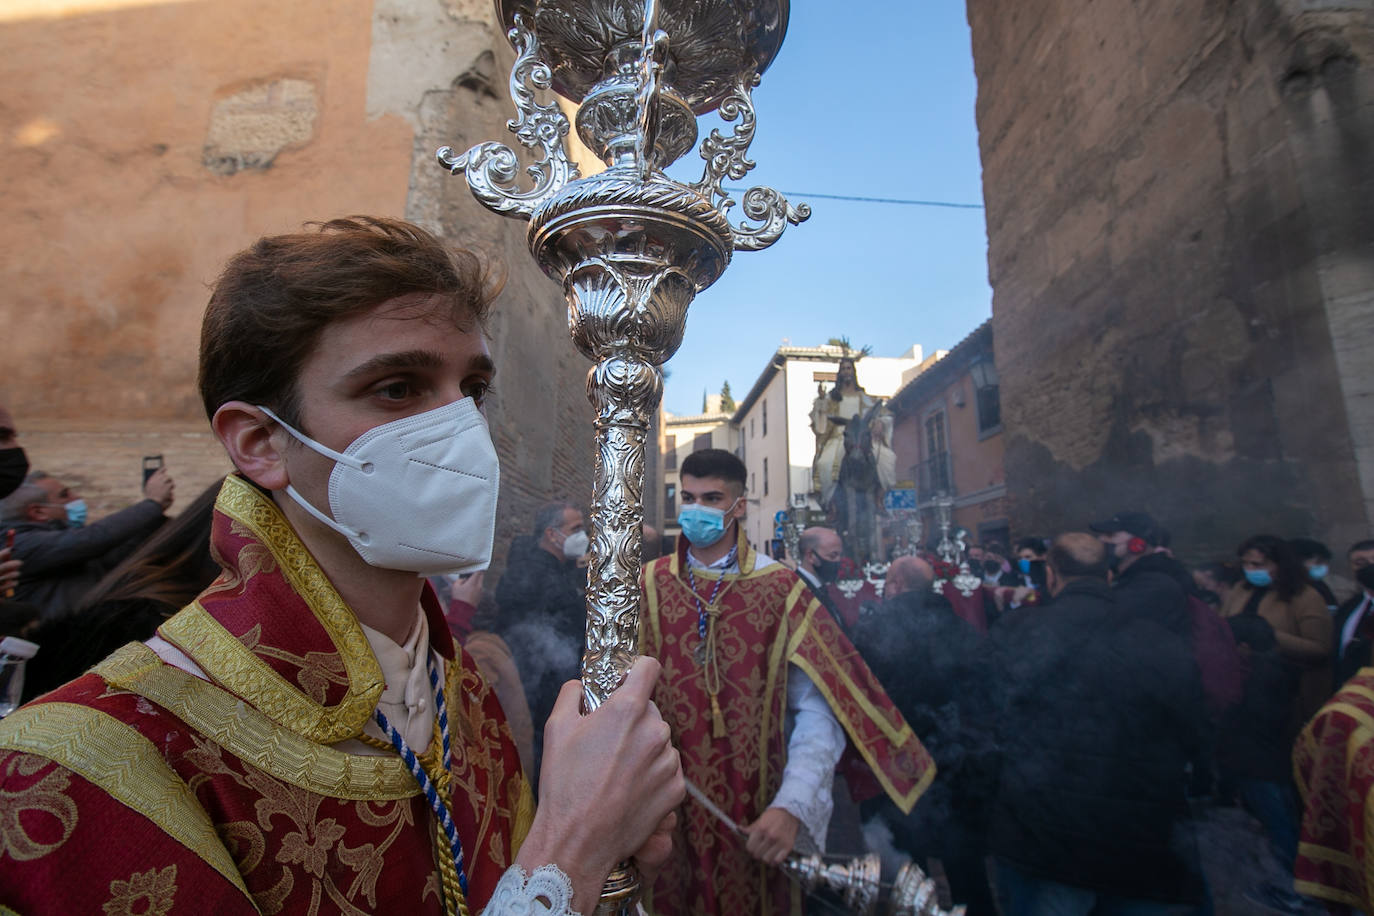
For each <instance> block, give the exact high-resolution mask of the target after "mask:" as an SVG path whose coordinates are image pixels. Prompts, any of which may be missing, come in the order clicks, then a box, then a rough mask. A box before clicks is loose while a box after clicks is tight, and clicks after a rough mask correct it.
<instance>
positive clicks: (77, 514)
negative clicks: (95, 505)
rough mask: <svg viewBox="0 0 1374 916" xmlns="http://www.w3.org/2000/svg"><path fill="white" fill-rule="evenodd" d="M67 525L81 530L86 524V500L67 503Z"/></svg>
mask: <svg viewBox="0 0 1374 916" xmlns="http://www.w3.org/2000/svg"><path fill="white" fill-rule="evenodd" d="M66 509H67V524H68V525H70V526H71V527H73V528H80V527H81V526H82V525H84V524H86V501H85V500H84V499H74V500H72V501H71V502H69V503H67V505H66Z"/></svg>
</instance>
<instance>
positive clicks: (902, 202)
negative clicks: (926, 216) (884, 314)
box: [724, 188, 983, 210]
mask: <svg viewBox="0 0 1374 916" xmlns="http://www.w3.org/2000/svg"><path fill="white" fill-rule="evenodd" d="M724 190H726V191H729V192H730V193H731V194H743V193H744V192H745V191H746V190H748V189H747V188H724ZM782 193H783V194H784V195H786V196H787V198H788V199H789V200H794V201H797V200H805V199H806V198H808V197H820V198H823V199H825V200H849V201H854V202H855V203H861V204H897V205H899V206H905V207H947V208H949V209H953V210H981V209H983V205H982V204H960V203H955V202H953V201H948V200H907V199H905V198H901V197H859V196H858V195H855V194H821V193H819V192H815V191H783V192H782Z"/></svg>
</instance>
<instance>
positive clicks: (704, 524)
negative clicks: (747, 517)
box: [677, 499, 739, 547]
mask: <svg viewBox="0 0 1374 916" xmlns="http://www.w3.org/2000/svg"><path fill="white" fill-rule="evenodd" d="M738 502H739V500H738V499H737V500H735V502H733V503H731V504H730V509H733V508H735V503H738ZM730 509H712V508H711V507H710V506H703V505H701V504H700V503H692V504H690V505H686V506H683V507H682V508H681V509H679V510H678V512H677V523H678V524H679V525H681V526H682V533H683V534H684V535H685V536H686V538H687V540H689V541H691V542H692V546H693V547H710V546H711V545H712V544H714V543H715V542H716V541H719V540H720V539H721V538H723V537H724V536H725V513H726V512H729V511H730Z"/></svg>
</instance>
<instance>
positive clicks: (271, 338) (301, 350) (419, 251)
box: [200, 216, 501, 425]
mask: <svg viewBox="0 0 1374 916" xmlns="http://www.w3.org/2000/svg"><path fill="white" fill-rule="evenodd" d="M500 286H501V281H500V279H497V278H494V277H493V274H492V272H491V270H490V265H489V263H488V262H487V261H486V260H484V259H483V258H482V257H480V256H479V255H477V254H475V253H474V252H472V251H468V250H465V249H456V248H450V247H448V246H447V245H445V244H444V242H443V241H441V240H440V239H438V238H436V237H435V236H433V235H431V234H430V233H429V232H426V231H425V230H424V229H421V228H420V227H419V226H416V225H414V224H413V223H407V222H405V221H403V220H398V219H388V218H385V217H378V216H350V217H347V218H345V219H334V220H330V221H329V222H326V223H308V224H306V231H304V232H299V233H295V234H292V235H275V236H264V237H263V238H260V239H258V240H257V241H256V242H254V243H253V245H251V246H250V247H249V248H247V249H245V250H244V251H241V252H239V253H238V254H236V255H234V257H232V258H230V259H229V263H228V264H226V265H225V267H224V271H223V272H222V273H221V274H220V276H219V279H218V280H217V281H216V283H215V287H214V291H213V292H212V293H211V295H210V304H209V306H208V307H207V308H206V309H205V320H204V322H203V323H202V325H201V332H200V396H201V400H202V401H204V403H205V412H206V414H207V416H210V417H213V416H214V414H215V411H216V410H218V409H219V407H220V405H222V404H224V403H226V402H227V401H235V400H241V401H248V402H249V403H252V404H265V405H267V406H269V407H272V408H273V409H275V410H276V411H277V413H279V414H280V415H281V416H282V418H283V419H284V420H286V421H287V422H288V423H292V424H295V425H299V423H300V416H299V414H300V403H299V393H298V392H297V391H296V378H297V376H298V375H299V373H300V368H301V364H302V363H304V362H305V359H306V357H308V356H309V355H310V352H311V350H312V349H313V348H314V346H315V342H316V341H317V340H318V339H319V336H320V333H321V331H323V330H324V328H325V327H326V326H327V325H328V324H330V323H331V322H334V321H338V320H339V319H341V318H347V317H350V316H352V315H356V314H358V313H361V312H364V311H366V310H368V309H370V308H373V307H375V306H377V305H380V304H382V303H383V302H386V301H387V300H389V299H394V298H396V297H398V296H405V295H411V294H415V293H421V294H424V293H428V294H430V295H434V296H440V297H444V298H447V299H449V300H450V302H451V303H452V307H453V317H454V321H455V322H456V323H458V324H459V325H460V326H462V325H463V324H465V323H466V322H469V321H471V322H476V324H477V325H478V326H482V325H483V324H484V323H485V321H486V317H487V311H488V309H489V307H490V305H491V302H492V300H493V299H495V298H496V294H497V293H498V292H499V291H500Z"/></svg>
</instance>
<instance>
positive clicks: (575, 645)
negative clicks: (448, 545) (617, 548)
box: [484, 500, 587, 789]
mask: <svg viewBox="0 0 1374 916" xmlns="http://www.w3.org/2000/svg"><path fill="white" fill-rule="evenodd" d="M586 553H587V529H586V522H585V520H584V519H583V516H582V512H581V510H579V509H578V508H577V507H576V506H574V505H573V504H572V503H570V502H568V501H566V500H554V501H553V502H548V503H545V504H544V505H542V506H540V507H539V509H538V510H537V511H536V512H535V513H534V524H533V526H532V528H531V530H530V533H529V534H528V535H525V536H523V537H517V538H514V539H513V540H512V541H511V545H510V553H509V554H508V556H507V558H506V570H505V572H504V573H503V574H502V576H501V581H500V582H498V583H497V585H496V605H497V607H498V608H499V610H500V613H499V614H497V615H495V617H494V618H493V619H492V620H491V621H484V623H486V624H487V626H486V629H489V630H490V631H491V632H493V633H495V634H496V635H498V636H500V637H501V638H502V639H503V640H505V643H506V645H507V646H508V647H509V648H510V652H511V655H512V656H513V657H514V659H515V667H516V669H517V670H518V671H519V672H520V683H521V685H522V686H523V687H524V690H525V699H526V700H527V701H528V702H529V707H530V719H531V721H532V722H533V723H534V742H533V745H532V750H533V758H532V759H533V766H531V768H530V775H531V782H532V783H533V784H534V786H535V788H536V789H537V788H538V785H539V764H540V761H541V760H542V759H543V748H544V721H545V720H546V719H548V717H549V713H551V712H552V711H553V707H554V703H555V702H556V701H557V699H558V691H559V690H560V689H561V688H562V686H563V684H564V682H566V681H568V680H569V679H571V678H575V677H577V676H578V674H579V672H580V671H581V666H582V642H583V636H584V634H585V632H586V626H587V598H586V589H587V572H586V569H585V568H584V567H582V566H581V565H580V563H579V561H580V560H581V559H582V558H583V557H584V556H585V555H586Z"/></svg>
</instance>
